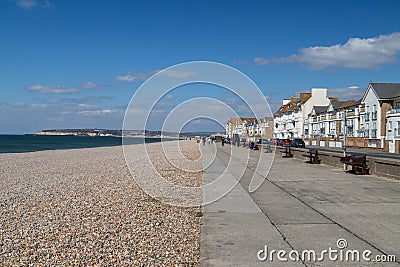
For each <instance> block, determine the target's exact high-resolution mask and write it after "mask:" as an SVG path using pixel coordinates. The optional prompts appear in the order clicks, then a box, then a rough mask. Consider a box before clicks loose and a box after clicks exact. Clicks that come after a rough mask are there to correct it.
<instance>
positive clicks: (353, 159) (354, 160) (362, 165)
mask: <svg viewBox="0 0 400 267" xmlns="http://www.w3.org/2000/svg"><path fill="white" fill-rule="evenodd" d="M340 162H341V163H344V164H346V165H350V166H351V167H352V170H353V172H354V174H362V175H367V174H369V168H368V165H367V155H366V154H361V153H351V155H350V156H346V157H341V158H340Z"/></svg>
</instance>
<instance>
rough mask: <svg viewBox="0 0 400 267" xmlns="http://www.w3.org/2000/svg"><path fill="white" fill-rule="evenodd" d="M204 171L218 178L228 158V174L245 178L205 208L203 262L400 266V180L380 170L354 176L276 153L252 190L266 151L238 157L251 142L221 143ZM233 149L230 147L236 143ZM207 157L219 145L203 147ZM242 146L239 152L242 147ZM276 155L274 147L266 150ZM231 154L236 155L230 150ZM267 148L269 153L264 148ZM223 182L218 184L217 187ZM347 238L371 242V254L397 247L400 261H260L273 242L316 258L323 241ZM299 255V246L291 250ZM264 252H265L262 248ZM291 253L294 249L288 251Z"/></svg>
mask: <svg viewBox="0 0 400 267" xmlns="http://www.w3.org/2000/svg"><path fill="white" fill-rule="evenodd" d="M217 148H218V149H217V150H216V158H215V160H214V161H213V163H212V164H211V166H210V167H209V168H207V169H206V170H205V172H204V175H203V184H207V183H209V182H210V181H213V180H214V179H216V178H217V176H218V175H219V174H220V173H222V172H223V171H224V169H225V167H226V166H227V165H228V163H229V160H230V163H229V166H230V167H229V169H228V170H227V171H225V173H224V177H225V178H224V179H225V180H227V181H228V180H229V179H230V180H232V181H236V180H238V179H240V178H241V177H242V170H245V172H244V175H243V177H242V179H241V180H240V183H239V184H238V185H237V186H236V187H235V188H234V189H233V190H232V191H231V192H230V193H228V194H227V195H226V196H224V197H223V198H221V199H219V200H218V201H216V202H214V203H212V204H209V205H206V206H205V207H204V208H203V210H204V214H203V218H202V228H201V241H200V249H201V252H200V254H201V255H200V257H201V265H202V266H400V264H399V260H400V223H399V221H400V183H399V182H398V181H390V180H386V179H383V178H377V177H374V176H355V175H352V174H348V173H344V172H343V171H342V170H341V169H336V168H333V167H329V166H326V165H311V164H306V163H305V160H298V159H293V158H291V159H285V158H282V157H281V156H280V153H278V152H277V153H276V156H275V159H274V162H273V164H272V168H271V170H270V172H269V175H268V176H267V178H266V179H265V181H264V183H263V184H262V185H261V186H260V187H259V188H258V190H256V191H255V192H253V193H248V187H249V184H250V180H251V179H252V177H253V175H256V176H257V175H258V174H257V172H258V170H257V172H256V173H255V171H254V170H256V167H257V161H258V158H259V156H260V153H265V152H264V151H251V153H250V160H249V162H248V163H247V162H246V160H244V158H240V157H237V155H240V154H241V152H240V151H242V152H243V155H245V154H246V153H247V152H248V149H246V148H241V147H239V148H236V147H235V148H233V147H231V146H229V145H226V146H225V147H221V145H220V144H217ZM231 148H232V149H234V152H235V153H233V154H231V150H230V149H231ZM202 152H203V158H204V159H207V160H208V161H209V160H210V158H211V157H212V156H211V155H213V154H214V153H215V149H213V145H207V146H206V147H203V151H202ZM238 152H240V153H238ZM265 154H266V155H267V156H268V157H273V153H265ZM231 155H232V156H231ZM264 156H265V155H264ZM218 187H219V186H218V183H216V184H215V188H214V190H211V192H210V193H207V192H206V199H207V197H210V196H208V195H209V194H218ZM338 239H345V240H346V242H347V247H346V248H344V249H343V250H342V251H343V252H344V253H345V252H346V251H347V250H358V251H359V252H360V258H362V257H361V254H362V252H363V251H365V250H370V251H371V252H372V254H371V255H370V256H369V257H370V258H371V259H375V256H376V255H380V254H390V255H395V256H396V260H397V262H392V263H381V262H367V261H365V260H362V259H361V261H360V262H357V261H350V262H341V261H338V260H336V261H332V260H329V257H328V255H326V254H325V257H324V261H322V262H315V261H314V260H309V259H307V258H306V259H305V260H304V261H298V262H293V261H289V262H281V261H278V259H277V256H276V253H275V255H274V259H273V261H270V258H268V259H267V260H266V261H260V260H259V259H258V257H257V253H258V252H259V251H260V250H262V249H264V248H265V246H268V250H269V252H270V251H271V250H276V251H278V250H285V251H287V253H289V252H290V250H296V251H298V252H300V254H301V252H302V251H304V250H314V251H315V252H316V254H317V258H318V257H319V256H320V254H321V251H323V250H325V249H329V247H331V248H332V249H336V250H338V247H337V243H336V242H337V240H338ZM293 255H294V254H293ZM260 256H264V255H263V254H260ZM285 257H286V258H288V255H287V254H286V256H285Z"/></svg>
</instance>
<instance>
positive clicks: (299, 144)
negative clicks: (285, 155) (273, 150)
mask: <svg viewBox="0 0 400 267" xmlns="http://www.w3.org/2000/svg"><path fill="white" fill-rule="evenodd" d="M292 146H294V147H306V144H305V143H304V141H303V139H300V138H295V139H293V141H292Z"/></svg>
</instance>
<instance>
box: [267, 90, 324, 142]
mask: <svg viewBox="0 0 400 267" xmlns="http://www.w3.org/2000/svg"><path fill="white" fill-rule="evenodd" d="M329 104H330V99H329V98H328V96H327V89H325V88H313V89H311V93H308V92H307V93H300V96H299V97H296V96H293V97H291V98H290V99H284V100H283V103H282V106H281V107H280V108H279V110H278V111H277V112H275V114H274V134H273V135H274V138H289V139H292V138H304V137H305V136H308V135H309V134H310V127H311V124H310V121H309V115H310V113H311V111H312V109H313V107H314V106H325V107H326V106H328V105H329Z"/></svg>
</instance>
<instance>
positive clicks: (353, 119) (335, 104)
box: [306, 98, 365, 138]
mask: <svg viewBox="0 0 400 267" xmlns="http://www.w3.org/2000/svg"><path fill="white" fill-rule="evenodd" d="M330 100H331V103H330V104H329V106H327V107H323V106H322V107H321V106H314V107H313V109H312V112H311V113H310V116H309V121H310V124H311V129H312V131H311V132H310V134H309V135H308V136H306V137H307V138H315V137H330V138H343V137H344V134H345V133H346V134H347V136H349V137H364V131H365V130H364V129H365V128H364V127H365V126H364V124H365V123H364V105H363V104H361V99H360V100H354V99H351V100H348V101H339V100H338V99H337V98H331V99H330Z"/></svg>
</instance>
